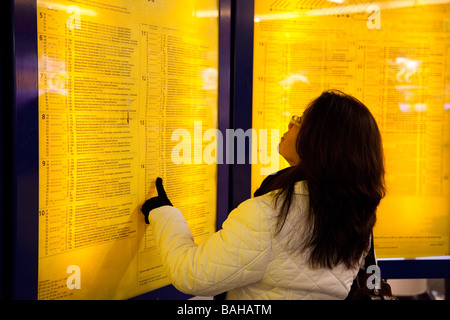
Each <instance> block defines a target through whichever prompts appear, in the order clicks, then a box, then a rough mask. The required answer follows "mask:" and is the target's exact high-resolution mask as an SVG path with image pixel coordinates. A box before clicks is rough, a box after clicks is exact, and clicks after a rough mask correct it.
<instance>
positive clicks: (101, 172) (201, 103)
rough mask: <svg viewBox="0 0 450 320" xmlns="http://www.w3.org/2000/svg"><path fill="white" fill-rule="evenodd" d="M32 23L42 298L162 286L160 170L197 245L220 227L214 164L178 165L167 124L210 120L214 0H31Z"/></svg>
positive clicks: (213, 117) (189, 126) (116, 295)
mask: <svg viewBox="0 0 450 320" xmlns="http://www.w3.org/2000/svg"><path fill="white" fill-rule="evenodd" d="M37 25H38V57H39V166H40V169H39V266H38V268H39V269H38V281H39V283H38V299H126V298H130V297H133V296H136V295H139V294H142V293H145V292H148V291H150V290H154V289H156V288H159V287H162V286H165V285H167V284H169V281H168V279H167V277H166V275H165V273H164V270H163V268H162V262H161V259H160V257H159V255H158V254H157V252H156V248H155V242H154V239H153V235H152V230H151V227H149V226H148V225H146V224H145V222H144V217H143V215H142V214H141V212H140V208H141V206H142V204H143V203H144V201H145V200H146V199H148V198H150V197H151V196H155V195H156V191H155V186H154V181H155V179H156V178H157V177H162V178H163V183H164V186H165V189H166V192H167V194H168V197H169V199H170V200H171V202H172V203H173V204H174V206H176V207H178V208H180V210H181V211H182V212H183V214H184V216H185V217H186V219H187V221H188V224H189V226H190V229H191V231H192V233H193V236H194V238H195V241H196V242H197V243H199V242H201V241H203V240H205V239H206V238H207V237H209V236H210V235H211V234H212V233H214V232H215V229H216V192H217V187H216V184H217V182H216V172H217V166H216V165H210V164H205V163H203V162H202V161H192V162H191V163H190V164H189V163H186V162H188V161H185V163H181V164H176V163H175V162H174V161H173V159H172V157H173V155H172V150H173V148H174V147H175V145H176V144H177V143H178V141H174V139H173V137H172V133H173V132H174V131H175V130H176V129H183V130H185V131H187V132H191V134H192V132H193V130H194V121H195V122H196V123H197V124H198V123H200V124H202V127H203V128H205V129H206V128H217V100H218V98H217V97H218V85H217V84H218V75H217V73H218V1H210V0H201V1H200V0H198V1H197V0H195V1H175V0H164V1H162V0H148V1H147V0H146V1H138V0H134V1H131V0H130V1H129V0H127V1H124V0H108V1H106V0H77V1H75V0H55V1H52V0H49V1H45V0H38V1H37ZM195 157H196V155H195V153H194V154H193V155H192V159H194V158H195ZM194 160H195V159H194Z"/></svg>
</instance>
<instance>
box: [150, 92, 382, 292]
mask: <svg viewBox="0 0 450 320" xmlns="http://www.w3.org/2000/svg"><path fill="white" fill-rule="evenodd" d="M279 152H280V154H281V155H282V156H283V157H284V158H285V159H286V160H287V161H288V162H289V164H290V165H291V167H289V168H287V169H284V170H282V171H280V172H278V173H277V174H275V175H273V176H269V177H268V178H266V179H265V180H264V182H263V183H262V185H261V187H260V188H259V189H258V190H257V191H256V192H255V198H252V199H249V200H247V201H245V202H243V203H242V204H241V205H239V207H238V208H236V209H235V210H233V211H232V212H231V213H230V215H229V216H228V218H227V220H226V221H225V222H224V223H223V228H222V229H221V230H220V231H218V232H216V233H215V234H213V235H212V236H211V237H210V238H209V239H208V240H207V241H205V242H203V243H202V244H200V245H199V246H197V245H196V244H194V242H193V238H192V235H191V232H190V231H189V228H188V226H187V224H186V221H185V219H184V217H183V215H182V213H181V212H180V211H179V210H178V209H176V208H174V207H172V205H171V203H170V201H169V200H168V199H167V196H166V194H165V191H164V188H163V187H162V181H161V179H160V178H158V179H157V189H158V197H155V198H152V199H150V200H147V202H146V203H145V204H144V206H143V207H142V212H143V213H144V215H145V216H146V219H147V216H148V221H149V222H150V224H151V226H152V227H153V231H154V236H155V239H156V244H157V247H158V250H159V252H160V254H161V257H162V260H163V264H164V268H165V270H166V272H167V274H168V276H169V278H170V280H171V281H172V283H173V285H174V286H175V287H176V288H177V289H179V290H180V291H182V292H185V293H189V294H194V295H200V296H207V295H217V294H219V293H222V292H227V296H226V298H227V299H344V298H346V296H347V294H348V292H349V290H350V286H351V284H352V281H353V279H354V278H355V276H356V274H357V271H358V269H359V265H360V263H361V261H362V259H363V258H364V256H365V254H366V252H367V249H368V245H369V242H370V237H371V232H372V228H373V226H374V224H375V220H376V208H377V206H378V204H379V202H380V200H381V199H382V198H383V196H384V193H385V189H384V166H383V151H382V143H381V136H380V132H379V130H378V127H377V124H376V122H375V120H374V118H373V117H372V115H371V114H370V111H369V110H368V109H367V107H365V106H364V105H363V104H362V103H361V102H359V101H358V100H357V99H355V98H353V97H351V96H349V95H346V94H344V93H342V92H340V91H326V92H324V93H322V95H321V96H319V97H318V98H317V99H316V100H314V101H313V102H311V103H310V105H309V106H308V107H307V109H306V110H305V112H304V113H303V116H302V117H301V118H298V117H295V116H294V117H293V118H292V120H291V123H290V124H289V130H288V131H287V132H286V133H285V134H284V135H283V138H282V139H281V142H280V144H279ZM149 211H151V212H150V213H149Z"/></svg>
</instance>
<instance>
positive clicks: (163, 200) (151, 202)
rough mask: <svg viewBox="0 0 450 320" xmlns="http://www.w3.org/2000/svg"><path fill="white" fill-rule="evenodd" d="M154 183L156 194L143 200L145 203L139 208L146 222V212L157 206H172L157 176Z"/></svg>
mask: <svg viewBox="0 0 450 320" xmlns="http://www.w3.org/2000/svg"><path fill="white" fill-rule="evenodd" d="M155 184H156V190H157V191H158V196H156V197H153V198H150V199H148V200H147V201H145V203H144V204H143V205H142V208H141V211H142V213H143V214H144V217H145V223H146V224H149V223H150V222H149V221H148V214H149V213H150V211H152V210H153V209H156V208H159V207H162V206H172V207H173V205H172V203H171V202H170V200H169V199H168V198H167V195H166V191H165V190H164V187H163V185H162V179H161V178H157V179H156V183H155Z"/></svg>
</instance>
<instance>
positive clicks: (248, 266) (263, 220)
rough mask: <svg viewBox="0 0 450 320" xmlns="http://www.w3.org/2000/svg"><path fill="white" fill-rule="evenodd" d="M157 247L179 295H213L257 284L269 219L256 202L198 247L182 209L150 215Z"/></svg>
mask: <svg viewBox="0 0 450 320" xmlns="http://www.w3.org/2000/svg"><path fill="white" fill-rule="evenodd" d="M149 221H150V224H151V226H152V228H153V233H154V237H155V240H156V246H157V248H158V251H159V253H160V255H161V257H162V261H163V265H164V269H165V271H166V273H167V275H168V277H169V279H170V281H171V282H172V284H173V285H174V286H175V287H176V288H177V289H178V290H180V291H181V292H184V293H187V294H193V295H200V296H210V295H216V294H219V293H222V292H225V291H228V290H231V289H233V288H237V287H242V286H245V285H248V284H250V283H253V282H256V281H258V280H260V279H261V278H262V277H263V275H264V272H265V270H266V267H267V264H268V261H269V256H270V248H271V233H270V227H269V219H268V217H267V216H266V214H265V212H264V211H263V210H262V208H261V207H260V205H259V204H258V202H257V201H256V200H255V199H249V200H247V201H245V202H243V203H242V204H241V205H240V206H239V207H238V208H236V209H235V210H233V211H232V212H231V213H230V214H229V216H228V218H227V220H226V221H225V222H224V223H223V226H222V229H221V230H220V231H218V232H216V233H214V234H213V235H212V236H211V237H210V238H208V240H206V241H205V242H203V243H201V244H200V245H196V244H195V243H194V239H193V237H192V234H191V232H190V230H189V227H188V225H187V223H186V220H185V219H184V217H183V214H182V213H181V211H180V210H179V209H177V208H174V207H170V206H163V207H160V208H156V209H154V210H152V211H151V212H150V215H149Z"/></svg>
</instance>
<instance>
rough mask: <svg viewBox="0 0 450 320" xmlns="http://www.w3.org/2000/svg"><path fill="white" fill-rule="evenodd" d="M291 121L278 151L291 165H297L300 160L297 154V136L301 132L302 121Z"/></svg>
mask: <svg viewBox="0 0 450 320" xmlns="http://www.w3.org/2000/svg"><path fill="white" fill-rule="evenodd" d="M292 122H293V121H291V123H289V125H288V131H287V132H286V133H285V134H284V135H283V136H282V137H281V141H280V143H279V145H278V152H279V153H280V154H281V156H283V158H284V159H286V161H287V162H288V163H289V165H291V166H295V165H297V164H298V163H299V162H300V157H299V156H298V154H297V136H298V133H299V132H300V122H299V121H298V122H297V123H292Z"/></svg>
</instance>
